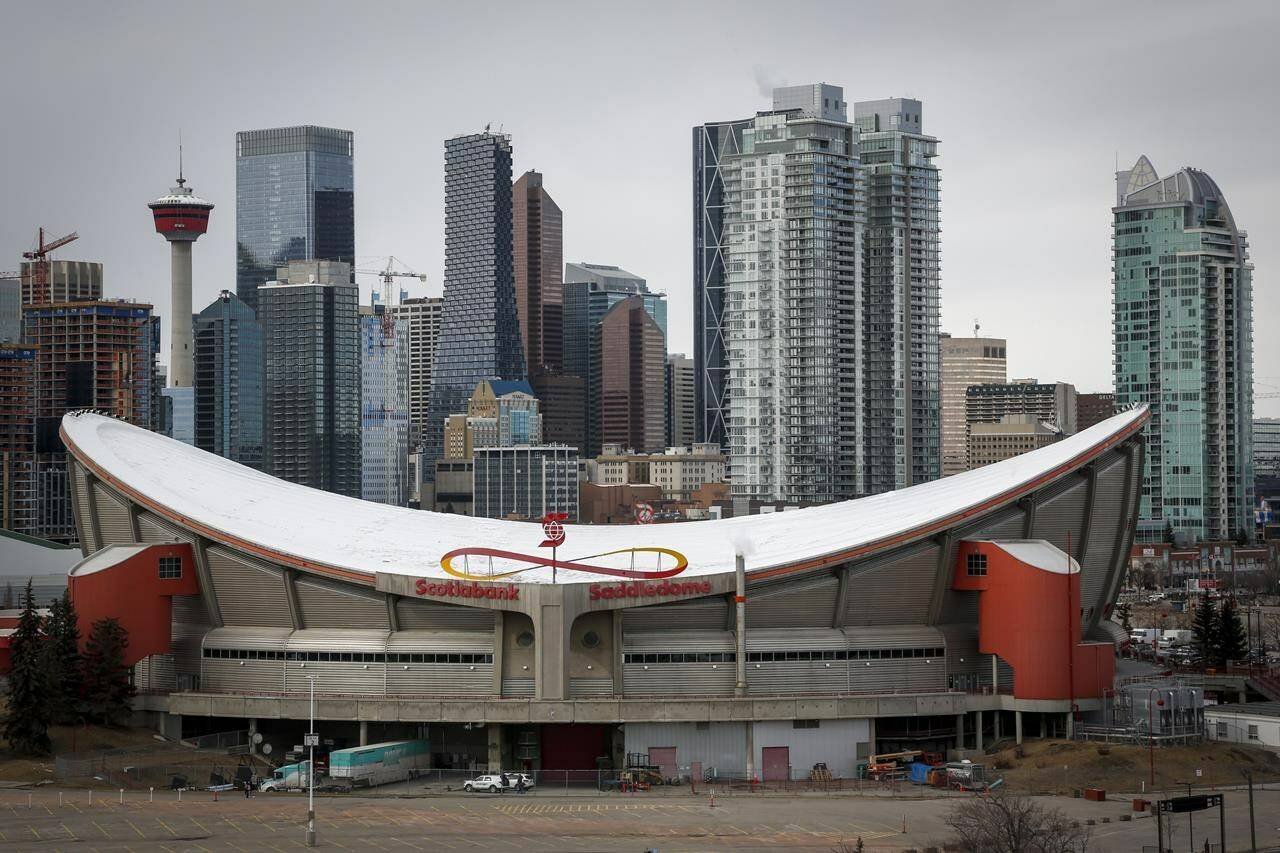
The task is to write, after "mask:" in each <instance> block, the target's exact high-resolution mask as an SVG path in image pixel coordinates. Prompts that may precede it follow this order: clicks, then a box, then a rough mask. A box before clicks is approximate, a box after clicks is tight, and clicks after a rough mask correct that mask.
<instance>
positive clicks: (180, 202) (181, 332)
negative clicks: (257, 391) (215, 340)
mask: <svg viewBox="0 0 1280 853" xmlns="http://www.w3.org/2000/svg"><path fill="white" fill-rule="evenodd" d="M147 207H149V208H151V211H152V213H153V214H154V216H155V220H156V231H158V232H159V233H161V234H163V235H164V238H165V239H166V240H168V241H169V249H170V264H171V266H170V284H169V288H170V314H171V316H170V318H169V385H170V386H171V387H173V388H190V387H191V383H192V379H193V374H194V373H195V367H194V362H193V359H192V338H191V244H192V243H194V242H195V241H196V240H197V239H199V237H200V235H201V234H203V233H204V232H205V231H207V230H208V228H209V211H211V210H213V205H212V204H210V203H209V202H207V201H205V200H204V199H202V198H200V197H199V196H198V195H196V194H195V193H194V192H192V191H191V190H190V189H189V188H188V187H187V186H186V180H185V179H184V178H183V177H182V155H181V151H179V155H178V185H177V186H176V187H174V188H172V189H171V190H169V194H168V195H166V196H161V197H160V198H158V199H156V200H155V201H153V202H151V203H150V204H148V205H147Z"/></svg>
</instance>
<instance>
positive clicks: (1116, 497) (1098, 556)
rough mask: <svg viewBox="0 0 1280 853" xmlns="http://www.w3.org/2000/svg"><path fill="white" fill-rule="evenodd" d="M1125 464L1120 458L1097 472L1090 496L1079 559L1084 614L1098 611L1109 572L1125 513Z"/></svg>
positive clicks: (1102, 603)
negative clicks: (1086, 531) (1083, 547)
mask: <svg viewBox="0 0 1280 853" xmlns="http://www.w3.org/2000/svg"><path fill="white" fill-rule="evenodd" d="M1124 469H1125V465H1124V460H1123V458H1120V459H1119V460H1118V461H1117V462H1115V463H1114V464H1113V465H1111V467H1109V468H1107V469H1106V470H1104V471H1099V472H1098V483H1097V486H1096V489H1095V491H1094V495H1093V513H1092V516H1091V518H1090V520H1089V547H1088V549H1087V550H1086V552H1085V554H1084V559H1083V560H1081V561H1080V574H1081V578H1080V608H1081V609H1082V610H1084V611H1085V615H1086V616H1087V614H1088V611H1089V609H1090V608H1094V609H1096V610H1101V609H1102V608H1103V607H1105V606H1106V605H1107V604H1108V603H1109V602H1106V601H1103V600H1102V599H1103V597H1104V596H1105V595H1106V594H1107V590H1106V589H1104V587H1105V586H1106V582H1107V575H1108V574H1110V572H1111V566H1110V565H1109V564H1110V562H1111V555H1112V554H1113V553H1114V551H1115V545H1116V536H1117V535H1118V534H1119V533H1120V522H1121V519H1122V518H1123V516H1124V515H1125V514H1126V511H1127V508H1126V507H1125V505H1124V498H1125V494H1124V493H1125V476H1124V473H1125V470H1124Z"/></svg>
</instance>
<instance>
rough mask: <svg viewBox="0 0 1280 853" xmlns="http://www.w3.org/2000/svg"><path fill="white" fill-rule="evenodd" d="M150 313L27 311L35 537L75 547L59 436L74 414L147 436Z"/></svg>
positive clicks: (65, 308) (100, 307)
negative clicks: (86, 412)
mask: <svg viewBox="0 0 1280 853" xmlns="http://www.w3.org/2000/svg"><path fill="white" fill-rule="evenodd" d="M153 320H154V318H153V317H152V314H151V306H150V305H146V304H143V303H140V302H126V301H124V300H119V301H108V300H96V301H88V302H73V303H55V304H46V305H29V306H27V308H26V309H25V310H24V311H23V329H24V334H25V336H26V342H27V343H29V344H31V345H33V346H34V347H35V349H36V386H35V415H36V440H35V450H36V460H35V478H36V479H35V489H36V495H37V501H36V520H35V533H34V534H33V535H35V536H39V537H41V538H43V539H51V540H53V541H55V542H75V541H78V536H77V533H76V526H75V525H76V520H75V516H74V514H73V512H72V501H71V486H70V484H69V483H68V481H67V452H66V448H65V447H64V446H63V444H62V439H61V438H60V437H59V435H58V429H59V427H60V425H61V423H62V416H63V414H65V413H66V412H68V411H70V410H72V409H100V410H102V411H105V412H108V413H110V414H111V415H113V416H115V417H117V418H120V419H121V420H124V421H128V422H129V423H131V424H135V425H136V426H140V427H143V428H147V429H149V428H150V427H151V425H152V414H153V413H152V409H153V407H154V406H155V405H156V400H155V387H154V379H155V370H156V355H157V354H158V353H159V338H158V335H157V326H156V324H155V323H154V322H153Z"/></svg>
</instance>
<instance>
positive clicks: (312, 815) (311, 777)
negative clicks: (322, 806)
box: [307, 675, 316, 847]
mask: <svg viewBox="0 0 1280 853" xmlns="http://www.w3.org/2000/svg"><path fill="white" fill-rule="evenodd" d="M307 681H309V682H310V683H311V722H310V724H309V725H308V726H307V846H308V847H315V846H316V677H315V676H314V675H308V676H307Z"/></svg>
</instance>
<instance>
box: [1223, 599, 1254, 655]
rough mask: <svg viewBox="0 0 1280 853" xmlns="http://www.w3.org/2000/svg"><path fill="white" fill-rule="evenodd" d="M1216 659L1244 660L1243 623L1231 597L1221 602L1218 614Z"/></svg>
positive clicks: (1246, 642)
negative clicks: (1220, 611)
mask: <svg viewBox="0 0 1280 853" xmlns="http://www.w3.org/2000/svg"><path fill="white" fill-rule="evenodd" d="M1216 645H1217V647H1218V661H1219V662H1220V663H1226V662H1227V661H1238V660H1244V657H1245V654H1246V653H1247V647H1248V640H1247V639H1246V637H1245V635H1244V624H1243V623H1242V622H1241V621H1240V612H1239V611H1238V610H1236V603H1235V602H1234V601H1232V600H1231V599H1227V600H1226V601H1224V602H1222V613H1221V614H1220V615H1219V616H1218V640H1217V643H1216Z"/></svg>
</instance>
